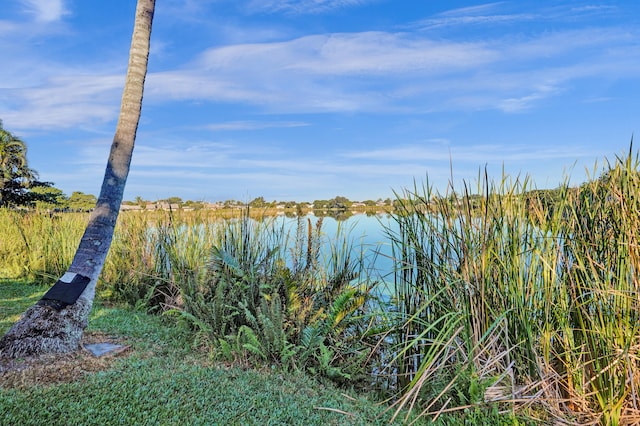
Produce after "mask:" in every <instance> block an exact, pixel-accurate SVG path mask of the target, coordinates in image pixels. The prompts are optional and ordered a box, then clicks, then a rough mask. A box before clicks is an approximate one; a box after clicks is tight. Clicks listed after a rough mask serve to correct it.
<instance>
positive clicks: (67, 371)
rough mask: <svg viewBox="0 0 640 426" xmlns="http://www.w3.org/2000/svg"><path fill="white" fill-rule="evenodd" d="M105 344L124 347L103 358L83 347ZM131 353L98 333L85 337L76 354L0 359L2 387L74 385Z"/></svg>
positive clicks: (118, 343)
mask: <svg viewBox="0 0 640 426" xmlns="http://www.w3.org/2000/svg"><path fill="white" fill-rule="evenodd" d="M102 342H108V343H113V344H117V345H123V348H122V349H121V350H119V351H117V352H113V353H110V354H107V355H102V356H100V357H96V356H94V355H93V354H91V352H89V351H88V350H86V349H84V345H87V344H92V343H102ZM130 352H131V351H130V349H129V346H128V345H126V343H124V342H123V341H122V339H117V338H114V337H113V336H109V335H106V334H104V333H99V332H93V333H85V335H84V337H83V338H82V342H81V347H80V349H78V350H77V351H75V352H71V353H67V354H49V355H41V356H37V357H27V358H20V359H8V358H1V357H0V387H3V388H25V387H32V386H36V385H40V386H43V385H44V386H46V385H52V384H56V383H69V382H74V381H77V380H80V379H82V378H83V377H84V376H86V375H87V374H91V373H95V372H98V371H104V370H107V369H109V368H110V367H111V366H112V365H113V363H114V362H115V361H116V359H117V358H119V357H122V356H128V354H129V353H130Z"/></svg>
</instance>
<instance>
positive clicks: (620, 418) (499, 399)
mask: <svg viewBox="0 0 640 426" xmlns="http://www.w3.org/2000/svg"><path fill="white" fill-rule="evenodd" d="M639 191H640V174H639V172H638V160H637V157H633V155H632V153H631V152H630V153H629V154H628V156H626V157H624V158H617V159H616V161H615V163H613V164H607V166H606V168H605V169H604V171H603V172H602V174H601V175H600V176H599V177H598V178H594V179H592V180H591V181H590V182H589V183H587V184H585V185H583V186H581V187H579V188H569V187H568V185H564V186H563V187H561V188H559V189H558V190H557V191H555V192H554V194H555V199H551V200H550V199H549V198H548V197H547V196H546V195H547V194H545V193H542V192H540V191H535V188H533V186H532V184H531V182H530V180H529V179H527V178H524V179H519V178H518V179H515V180H510V179H509V178H508V177H506V176H505V177H503V179H502V180H501V181H499V182H497V183H496V182H494V181H492V180H490V179H489V177H488V176H487V175H486V174H485V175H479V177H478V185H477V188H476V191H471V190H470V188H469V186H468V185H466V184H465V185H464V186H463V189H462V191H460V193H456V192H454V191H453V190H451V191H450V192H448V193H446V194H445V195H444V196H441V195H440V194H435V193H434V192H433V191H432V190H431V188H430V187H429V185H428V184H426V185H424V186H422V187H419V186H418V185H416V186H415V187H414V189H413V190H411V191H409V190H407V191H405V192H404V193H403V194H399V195H398V200H397V201H398V202H397V205H398V207H399V210H398V212H397V213H396V214H395V215H394V216H393V217H394V219H395V222H396V225H397V226H396V227H389V228H388V230H387V233H388V235H389V238H390V240H391V242H392V245H393V250H394V255H395V257H396V273H395V277H396V282H395V293H394V302H395V303H396V306H397V309H396V313H395V317H394V318H393V319H394V321H395V322H394V326H393V327H392V328H391V332H392V333H391V336H392V342H393V344H394V345H395V346H393V347H392V348H391V350H392V352H393V353H394V354H395V357H394V359H393V362H392V363H391V364H390V365H389V366H388V368H389V371H392V372H394V373H395V374H396V377H397V381H396V386H397V390H398V391H399V392H400V395H401V397H400V398H399V399H398V401H397V403H396V404H397V407H398V408H402V407H412V408H414V409H417V410H420V411H421V412H422V413H423V414H426V413H431V414H432V415H437V414H438V413H440V412H443V411H447V410H452V409H462V408H469V407H482V406H486V405H488V404H494V405H496V404H497V405H496V406H498V407H500V409H510V410H515V409H516V408H520V407H522V406H524V405H530V404H532V403H534V402H535V403H540V404H539V405H537V406H538V408H540V407H544V409H545V411H546V413H547V415H548V416H550V418H555V419H556V420H558V421H561V422H570V421H577V422H596V423H600V424H606V425H617V424H627V423H630V422H631V423H632V422H635V421H638V419H639V418H640V417H639V414H640V412H639V411H638V404H639V403H640V401H638V393H637V392H638V391H637V389H638V385H639V383H638V380H640V379H639V377H640V371H639V367H640V364H639V359H640V358H639V357H638V349H639V348H640V346H639V344H638V337H637V336H638V327H640V326H639V325H638V319H639V318H638V316H639V314H638V312H639V311H638V308H639V306H638V302H639V301H640V292H639V290H640V289H639V288H638V277H637V271H638V268H639V267H640V264H639V263H638V259H639V257H638V241H637V239H638V232H639V231H640V216H639V213H638V212H639V209H638V208H639V207H640V205H638V203H639V201H638V194H640V192H639Z"/></svg>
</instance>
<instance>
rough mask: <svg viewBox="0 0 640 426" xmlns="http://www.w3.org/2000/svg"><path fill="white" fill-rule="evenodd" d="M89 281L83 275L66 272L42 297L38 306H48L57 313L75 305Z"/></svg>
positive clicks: (89, 279)
mask: <svg viewBox="0 0 640 426" xmlns="http://www.w3.org/2000/svg"><path fill="white" fill-rule="evenodd" d="M89 281H91V278H89V277H85V276H84V275H80V274H75V273H70V272H67V273H66V274H64V276H63V277H62V278H60V279H59V280H58V281H56V283H55V284H54V285H53V287H51V288H50V289H49V291H47V293H46V294H45V295H44V296H42V299H40V300H39V301H38V305H41V306H49V307H52V308H54V309H55V310H57V311H60V310H62V309H64V308H66V307H67V306H69V305H73V304H74V303H76V300H78V298H79V297H80V295H81V294H82V292H83V291H84V289H85V288H87V285H88V284H89Z"/></svg>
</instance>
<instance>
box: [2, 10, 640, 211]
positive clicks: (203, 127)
mask: <svg viewBox="0 0 640 426" xmlns="http://www.w3.org/2000/svg"><path fill="white" fill-rule="evenodd" d="M134 12H135V1H133V0H109V1H100V2H95V1H86V0H3V8H2V14H0V52H1V54H2V58H3V65H2V66H1V67H0V119H1V120H2V121H3V126H4V128H5V130H8V131H10V132H11V133H13V134H14V135H16V136H18V137H20V138H21V139H22V140H24V141H25V142H26V144H27V147H28V160H29V165H30V167H32V168H33V169H35V170H36V171H38V173H39V175H40V180H43V181H49V182H53V183H54V185H55V186H56V187H57V188H60V189H62V190H63V191H64V192H65V194H67V195H70V194H71V193H72V192H73V191H82V192H85V193H89V194H95V195H98V192H99V190H100V186H101V182H102V178H103V174H104V168H105V165H106V161H107V156H108V152H109V148H110V145H111V142H112V139H113V135H114V132H115V126H116V121H117V117H118V112H119V108H120V97H121V94H122V89H123V86H124V79H125V74H126V66H127V61H128V55H129V46H130V42H131V33H132V30H133V20H134ZM639 24H640V2H638V1H637V0H620V1H609V0H592V1H591V0H584V1H583V0H575V1H574V0H566V1H559V0H553V1H551V0H511V1H509V0H507V1H497V2H481V1H455V0H451V1H435V0H434V1H428V0H157V2H156V12H155V16H154V22H153V30H152V34H151V53H150V56H149V68H148V74H147V79H146V85H145V92H144V100H143V107H142V116H141V120H140V125H139V127H138V133H137V139H136V147H135V150H134V154H133V160H132V163H131V171H130V174H129V179H128V182H127V187H126V190H125V196H124V197H125V200H133V199H134V198H135V197H138V196H140V197H142V198H144V199H147V200H158V199H163V198H168V197H175V196H177V197H181V198H182V199H183V200H203V201H211V202H214V201H223V200H240V201H250V200H252V199H254V198H256V197H264V198H265V199H266V200H267V201H271V200H278V201H313V200H319V199H331V198H333V197H335V196H338V195H339V196H345V197H347V198H349V199H351V200H360V201H362V200H368V199H372V200H377V199H379V198H382V199H386V198H393V197H394V194H395V193H401V192H402V191H403V190H404V189H405V188H409V189H411V188H413V186H414V184H415V183H417V184H418V186H425V185H426V186H431V187H432V188H433V190H434V191H439V192H441V193H444V192H446V190H447V187H448V184H449V182H451V181H453V182H454V185H455V187H456V188H457V189H458V190H459V189H460V188H461V187H462V185H463V182H467V184H468V185H469V186H470V187H472V188H474V187H475V185H477V181H478V176H479V173H484V172H485V170H486V172H487V174H488V175H489V177H490V178H491V179H492V180H494V181H495V182H500V181H502V179H503V177H506V178H507V179H511V180H512V181H515V179H520V180H524V179H529V184H530V185H531V186H532V187H535V188H538V189H545V188H555V187H557V186H559V185H560V184H562V183H564V182H566V181H567V180H568V181H569V182H570V183H571V184H579V183H581V182H583V181H584V180H585V179H588V178H589V177H593V176H594V175H597V173H598V172H599V171H601V170H602V167H603V165H604V164H605V161H607V160H608V161H614V160H615V158H616V156H620V155H624V154H625V153H626V152H628V151H629V148H630V142H631V140H632V137H633V136H634V133H635V135H636V137H637V136H638V132H639V131H640V96H639V95H640V25H639ZM635 145H636V146H637V143H636V144H635ZM635 149H636V148H635V146H634V150H635Z"/></svg>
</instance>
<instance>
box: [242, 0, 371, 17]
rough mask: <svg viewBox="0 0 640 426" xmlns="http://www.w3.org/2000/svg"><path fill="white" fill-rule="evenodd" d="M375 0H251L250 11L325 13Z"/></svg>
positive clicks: (248, 6)
mask: <svg viewBox="0 0 640 426" xmlns="http://www.w3.org/2000/svg"><path fill="white" fill-rule="evenodd" d="M372 1H377V0H251V1H249V3H248V4H247V10H249V11H250V12H253V13H256V12H267V13H291V14H296V15H303V14H316V13H327V12H330V11H333V10H336V9H343V8H348V7H354V6H360V5H363V4H366V3H371V2H372Z"/></svg>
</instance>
